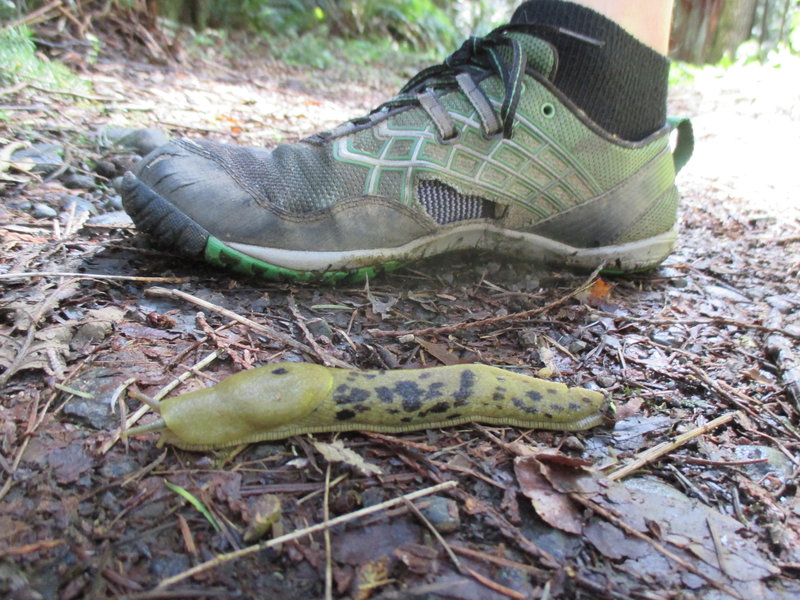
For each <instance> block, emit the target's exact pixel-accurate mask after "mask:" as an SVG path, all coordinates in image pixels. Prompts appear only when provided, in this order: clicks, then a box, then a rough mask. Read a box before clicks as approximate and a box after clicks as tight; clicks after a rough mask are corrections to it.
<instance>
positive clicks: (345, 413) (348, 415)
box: [336, 410, 356, 421]
mask: <svg viewBox="0 0 800 600" xmlns="http://www.w3.org/2000/svg"><path fill="white" fill-rule="evenodd" d="M355 416H356V413H354V412H353V411H352V410H340V411H339V412H337V413H336V418H337V419H338V420H339V421H347V420H349V419H352V418H354V417H355Z"/></svg>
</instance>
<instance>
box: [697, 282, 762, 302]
mask: <svg viewBox="0 0 800 600" xmlns="http://www.w3.org/2000/svg"><path fill="white" fill-rule="evenodd" d="M705 291H706V293H707V294H708V295H709V296H714V297H715V298H723V299H725V300H732V301H734V302H752V300H750V298H748V297H747V296H745V295H744V294H740V293H739V292H737V291H736V290H731V289H729V288H726V287H722V286H720V285H707V286H706V287H705Z"/></svg>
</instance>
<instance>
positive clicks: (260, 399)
mask: <svg viewBox="0 0 800 600" xmlns="http://www.w3.org/2000/svg"><path fill="white" fill-rule="evenodd" d="M332 385H333V378H332V377H331V375H330V373H329V371H328V369H327V368H325V367H322V366H320V365H314V364H308V363H276V364H271V365H266V366H263V367H259V368H258V369H252V370H250V371H243V372H241V373H237V374H236V375H233V376H231V377H228V378H226V379H224V380H223V381H222V382H220V383H219V384H217V385H215V386H214V387H211V388H206V389H202V390H197V391H194V392H189V393H188V394H182V395H180V396H174V397H172V398H167V399H165V400H163V401H162V402H161V417H162V418H163V419H164V421H165V422H166V425H167V431H166V432H165V433H164V435H163V437H162V441H163V442H168V443H170V444H174V445H176V446H178V447H180V448H185V449H197V450H201V449H207V448H212V447H213V448H219V447H222V446H234V445H236V444H241V443H246V442H250V441H255V440H258V439H263V434H264V433H265V432H268V431H269V430H270V429H272V428H275V427H280V426H282V425H285V424H287V423H292V422H297V421H299V420H300V419H302V418H303V417H305V416H306V415H308V414H309V413H310V412H311V411H312V410H313V409H314V407H316V406H317V405H318V404H319V403H320V402H321V401H322V400H323V399H324V398H325V396H326V395H327V394H328V393H329V392H330V389H331V386H332Z"/></svg>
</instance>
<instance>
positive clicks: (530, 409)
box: [511, 397, 539, 415]
mask: <svg viewBox="0 0 800 600" xmlns="http://www.w3.org/2000/svg"><path fill="white" fill-rule="evenodd" d="M511 403H512V404H513V405H514V406H516V407H517V408H518V409H520V410H521V411H522V412H526V413H528V414H531V415H535V414H537V413H538V412H539V409H538V408H537V407H536V406H528V405H527V404H525V401H524V400H522V399H521V398H517V397H514V398H511Z"/></svg>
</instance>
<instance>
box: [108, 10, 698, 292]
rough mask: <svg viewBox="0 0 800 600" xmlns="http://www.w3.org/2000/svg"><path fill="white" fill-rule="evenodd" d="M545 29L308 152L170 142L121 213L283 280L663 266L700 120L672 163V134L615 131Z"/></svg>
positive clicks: (469, 52) (132, 186)
mask: <svg viewBox="0 0 800 600" xmlns="http://www.w3.org/2000/svg"><path fill="white" fill-rule="evenodd" d="M537 29H538V30H541V26H534V25H527V24H525V25H506V26H504V27H501V28H499V29H496V30H494V31H493V32H491V33H490V34H489V35H487V36H486V37H483V38H470V39H469V40H467V41H466V42H465V43H464V45H463V46H462V47H461V48H460V49H459V50H458V51H457V52H455V53H454V54H452V55H451V56H450V57H448V58H447V60H446V61H445V62H444V64H442V65H437V66H434V67H430V68H428V69H425V70H423V71H422V72H420V73H419V74H418V75H417V76H415V77H414V78H413V79H412V80H411V81H410V82H409V83H408V84H406V86H405V87H404V88H403V89H402V90H401V92H400V94H399V95H398V96H397V97H395V98H394V99H392V100H390V101H388V102H386V103H385V104H383V105H381V106H380V107H378V108H377V109H375V110H374V111H373V112H372V113H370V114H369V115H368V116H366V117H363V118H360V119H355V120H353V121H349V122H347V123H344V124H343V125H340V126H339V127H337V128H335V129H334V130H332V131H328V132H323V133H319V134H316V135H313V136H311V137H309V138H307V139H305V140H303V141H301V142H299V143H294V144H287V145H282V146H279V147H277V148H275V149H274V150H266V149H261V148H250V147H239V146H232V145H224V144H218V143H213V142H208V141H193V140H186V139H179V140H175V141H172V142H170V143H168V144H167V145H165V146H162V147H161V148H159V149H157V150H155V151H154V152H152V153H151V154H149V155H148V156H147V157H145V158H144V159H143V160H142V161H141V162H140V163H139V165H137V167H136V169H135V172H134V173H128V174H126V176H125V178H124V181H123V190H122V191H123V199H124V206H125V210H126V211H127V212H128V213H129V214H130V215H131V217H132V218H133V220H134V222H135V223H136V225H137V227H138V228H139V229H141V230H142V231H145V232H147V233H149V234H150V235H152V236H153V237H154V238H155V239H156V240H157V242H159V243H160V244H161V245H162V246H165V247H167V248H169V249H171V250H173V251H176V252H178V253H181V254H184V255H188V256H192V257H201V256H202V257H204V258H205V259H206V260H207V261H209V262H211V263H213V264H215V265H221V266H224V267H228V268H232V269H234V270H236V271H239V272H242V273H247V274H254V275H258V276H263V277H266V278H269V279H290V280H302V281H307V280H312V279H327V280H332V281H335V280H338V279H342V278H345V277H350V278H354V279H358V278H363V277H364V276H365V275H372V274H374V273H376V272H378V271H381V270H391V269H393V268H396V267H398V266H400V265H404V264H407V263H409V262H411V261H415V260H418V259H422V258H425V257H429V256H434V255H437V254H440V253H444V252H448V251H453V250H463V249H470V248H478V249H487V250H494V251H497V252H500V253H503V254H507V255H510V256H513V257H515V258H517V259H525V260H531V261H537V262H542V261H544V262H548V263H556V264H558V265H562V266H567V267H577V268H585V269H593V268H596V267H598V266H600V265H604V266H605V267H604V268H605V269H606V270H610V271H616V272H630V271H639V270H644V269H649V268H652V267H655V266H657V265H658V264H659V263H660V262H661V261H662V260H664V258H665V257H666V256H667V255H668V254H669V253H670V251H671V249H672V248H673V245H674V244H675V241H676V232H677V225H676V213H677V206H678V191H677V189H676V187H675V183H674V180H675V173H676V171H677V169H679V168H680V166H681V164H682V162H684V161H685V160H686V159H688V155H689V154H691V129H690V127H689V124H688V122H683V123H681V124H680V126H679V127H678V130H679V135H678V144H677V148H676V150H675V152H674V153H673V151H672V150H671V149H670V142H669V137H670V135H669V134H670V131H671V129H672V126H670V125H669V124H666V123H665V124H664V126H663V128H661V129H660V130H658V131H656V132H655V133H653V134H652V135H650V136H648V137H647V138H646V139H643V140H641V141H638V142H630V141H625V140H622V139H620V138H619V137H616V136H613V135H611V134H609V133H607V132H606V131H604V130H603V129H602V128H601V127H599V126H598V125H597V124H596V123H594V122H593V121H592V120H590V119H589V118H588V117H587V116H586V115H585V113H584V112H583V111H581V110H580V109H578V108H577V107H576V106H575V105H574V104H573V103H572V102H571V101H570V100H569V99H568V98H566V97H565V96H564V94H562V93H561V92H560V91H559V90H558V89H556V88H555V87H554V86H553V85H552V83H551V79H552V76H553V74H554V73H555V70H556V66H557V54H556V51H555V50H554V47H553V46H552V45H551V44H550V43H548V42H547V41H545V40H544V39H542V38H541V37H537V35H536V33H537ZM557 33H558V35H572V36H574V37H575V38H576V39H577V40H579V41H580V42H581V43H586V44H593V43H598V42H596V41H595V40H591V39H587V38H584V37H583V36H580V35H579V34H574V33H571V32H568V31H564V30H562V29H559V30H558V32H557Z"/></svg>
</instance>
